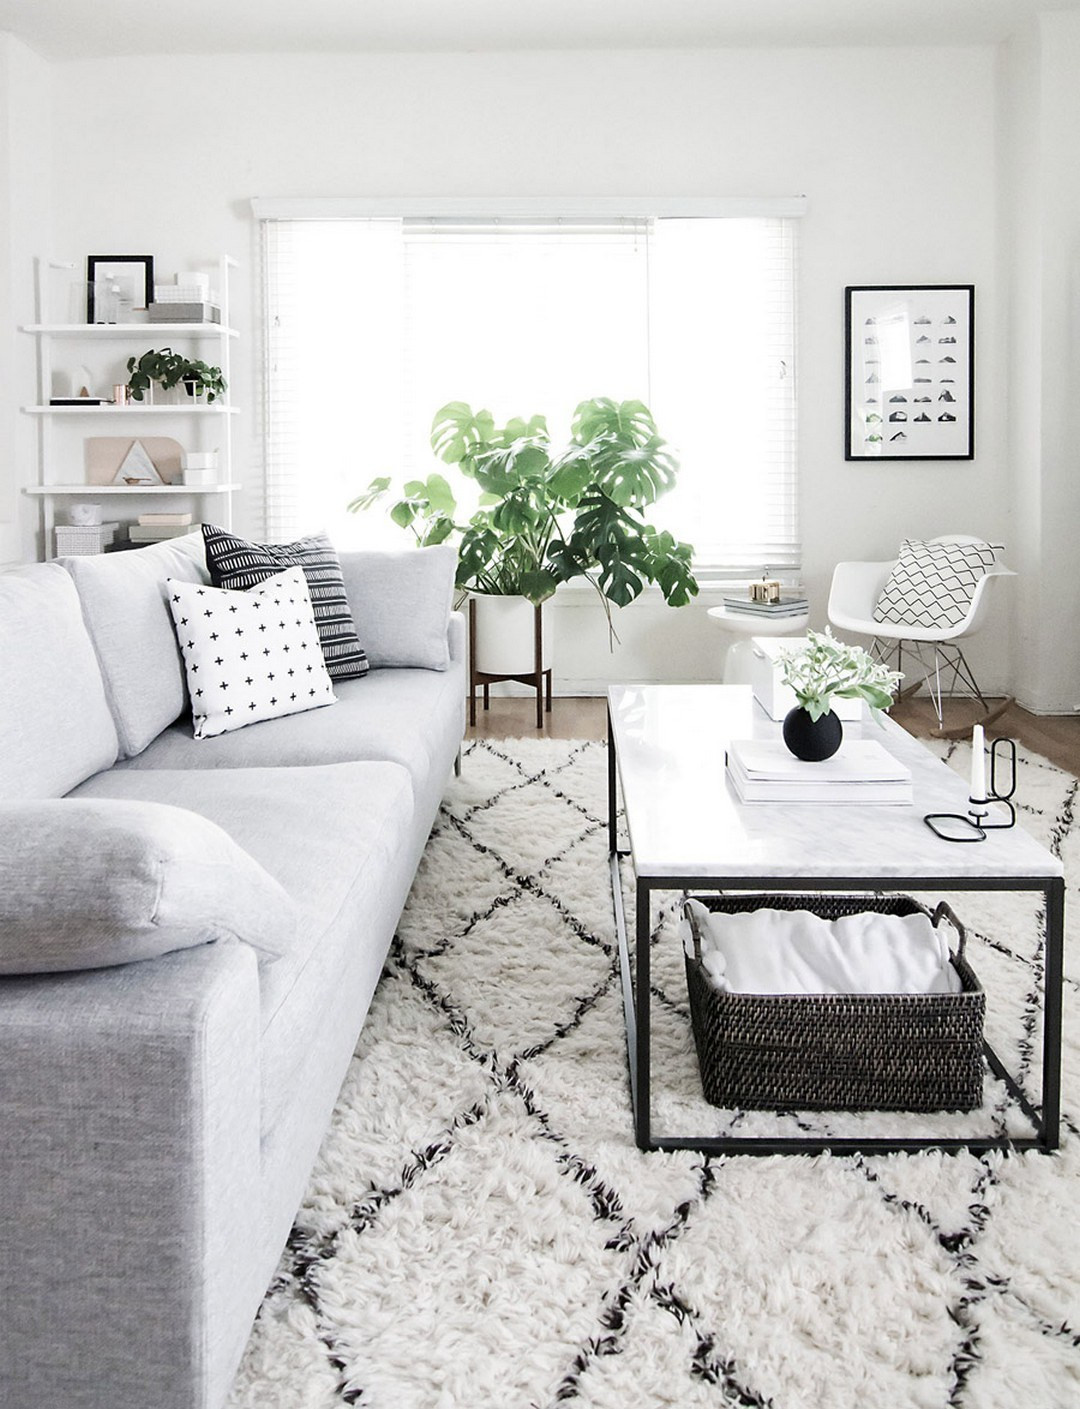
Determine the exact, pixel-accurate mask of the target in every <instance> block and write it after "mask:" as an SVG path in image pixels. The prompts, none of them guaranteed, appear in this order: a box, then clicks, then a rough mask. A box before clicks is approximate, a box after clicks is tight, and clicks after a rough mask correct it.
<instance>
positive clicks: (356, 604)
mask: <svg viewBox="0 0 1080 1409" xmlns="http://www.w3.org/2000/svg"><path fill="white" fill-rule="evenodd" d="M341 570H342V574H343V575H344V578H345V594H346V596H347V597H348V599H349V607H350V610H351V611H352V615H353V621H354V622H355V623H356V634H357V636H359V638H360V644H361V646H363V648H364V650H365V651H366V652H367V656H368V660H369V661H370V662H371V664H372V666H374V667H375V668H376V669H378V668H379V667H380V666H405V667H412V668H418V669H421V670H445V669H446V668H447V666H448V665H449V664H450V655H449V650H448V646H447V626H448V622H449V619H450V609H451V606H452V604H453V593H454V575H455V573H456V571H457V549H456V548H453V547H451V545H450V544H440V545H439V546H437V547H434V548H406V549H404V550H401V551H398V552H361V553H342V554H341Z"/></svg>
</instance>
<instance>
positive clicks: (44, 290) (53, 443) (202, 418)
mask: <svg viewBox="0 0 1080 1409" xmlns="http://www.w3.org/2000/svg"><path fill="white" fill-rule="evenodd" d="M236 267H237V264H236V260H234V259H232V258H230V257H229V256H228V255H223V256H222V257H221V259H220V261H219V280H220V296H221V322H220V323H51V322H48V321H47V318H48V308H49V304H48V298H49V289H48V281H49V277H50V274H51V273H52V272H53V271H55V270H58V269H59V270H66V269H68V268H70V266H68V265H63V264H54V263H52V262H50V261H47V260H44V259H38V260H37V268H36V284H37V287H36V309H37V318H38V321H37V322H34V323H29V324H26V325H24V327H23V330H22V331H23V332H25V333H29V334H31V335H32V336H33V337H34V338H36V340H37V348H38V357H37V386H38V403H37V404H36V405H34V406H24V407H23V408H22V410H23V412H24V414H26V415H28V416H34V417H37V418H38V482H37V484H36V485H31V486H29V487H28V488H27V489H26V491H25V492H26V493H27V494H29V495H32V496H33V497H35V498H37V499H39V500H40V502H41V514H42V528H43V530H44V538H45V556H46V557H47V558H51V557H52V556H53V554H54V548H55V537H56V536H55V533H54V528H55V526H56V513H55V507H56V505H55V501H57V500H60V501H63V500H64V499H65V498H67V499H71V498H75V497H78V498H81V499H97V498H101V497H109V498H110V499H113V498H114V497H115V496H118V495H120V496H125V497H126V498H128V499H130V500H132V501H135V500H139V499H144V500H155V501H157V500H160V499H169V500H178V499H179V500H182V499H184V498H189V499H191V500H192V501H194V502H197V503H200V504H201V503H205V502H206V501H207V500H208V499H209V498H211V497H218V498H220V500H221V501H222V502H221V504H220V506H219V509H215V511H214V512H215V519H216V520H217V521H219V522H222V523H223V524H224V526H225V527H226V528H231V527H232V496H233V494H234V493H235V492H236V491H237V490H238V489H240V488H241V487H242V486H241V485H239V484H237V483H235V482H234V480H233V474H232V418H233V417H234V416H236V415H238V414H239V410H238V408H237V407H235V406H232V405H230V404H229V403H228V402H225V403H222V402H219V401H215V402H213V403H212V404H210V405H206V404H201V405H197V404H191V405H186V404H184V403H183V402H182V401H178V402H176V403H174V404H161V403H158V404H153V405H151V404H146V405H142V404H140V403H138V402H136V403H134V404H129V405H125V406H115V405H112V404H111V403H109V404H105V405H101V406H52V405H50V404H49V402H50V399H51V397H52V396H53V394H54V393H53V369H54V347H53V344H54V343H55V342H57V341H62V342H63V343H65V344H66V345H67V347H68V348H69V349H70V350H71V351H72V352H75V351H77V345H78V344H79V343H83V344H86V345H87V346H88V347H92V346H94V345H97V346H99V347H100V346H102V345H106V346H107V345H109V344H116V343H118V342H122V343H124V344H125V347H124V348H123V352H124V360H125V362H126V360H127V357H128V356H130V355H136V354H137V353H138V352H139V351H141V350H142V344H144V343H145V344H146V345H147V346H153V345H158V346H160V345H161V342H162V341H163V340H165V341H176V340H178V339H185V340H187V341H188V342H190V343H191V344H192V345H193V346H194V347H197V348H198V349H199V350H198V351H197V352H195V353H193V354H192V355H195V356H200V357H203V358H205V359H207V360H209V361H213V362H215V363H216V365H217V366H219V367H220V368H221V371H222V375H223V376H224V378H225V383H226V386H227V387H230V388H231V386H232V368H231V357H230V351H231V345H232V341H233V339H234V338H236V337H237V332H236V329H235V328H232V327H231V326H230V324H229V277H230V272H231V271H232V270H233V269H235V268H236ZM127 344H130V347H129V346H127ZM215 345H216V346H215ZM118 379H119V378H118ZM123 379H124V380H126V374H125V375H124V378H123ZM72 417H75V418H77V419H78V420H81V421H82V422H83V423H85V424H86V425H87V426H90V425H92V424H93V423H94V422H95V421H99V420H100V421H102V422H107V424H108V430H107V431H106V432H105V433H106V434H110V435H117V436H120V435H124V434H126V433H127V431H128V430H130V432H131V438H132V440H137V439H138V438H139V435H140V430H139V429H138V427H139V426H143V427H145V428H144V429H143V430H142V431H141V434H143V435H149V434H150V426H154V432H155V434H157V433H161V432H165V433H168V431H167V427H168V425H169V422H170V421H171V422H173V423H174V425H175V426H176V428H177V430H176V438H177V439H178V440H180V442H181V444H183V445H184V448H185V449H189V450H196V449H204V448H214V449H217V450H218V454H219V463H220V466H221V478H220V480H219V481H218V482H217V483H215V484H212V485H191V484H180V483H172V484H164V485H150V486H133V485H126V484H87V483H86V482H85V480H84V479H83V478H82V476H83V475H84V473H85V469H84V463H83V456H84V446H83V440H82V438H81V437H78V436H77V435H76V434H75V433H74V432H76V431H77V426H72V425H68V426H66V427H65V428H64V430H63V433H61V427H64V423H65V422H70V420H71V418H72ZM124 422H126V423H127V426H126V428H125V429H121V426H122V423H124ZM207 424H210V425H215V426H216V427H217V428H218V430H217V439H216V441H215V442H212V443H211V445H210V446H209V447H208V446H207V445H206V429H205V427H206V426H207ZM196 426H202V427H203V430H201V431H200V432H199V433H198V444H189V443H188V442H187V439H186V437H185V435H184V428H185V427H187V429H188V430H191V429H192V428H193V427H196ZM116 507H117V508H119V506H116ZM130 507H131V508H132V509H134V508H136V504H135V503H134V502H132V504H131V506H130ZM161 507H164V506H163V505H162V506H161Z"/></svg>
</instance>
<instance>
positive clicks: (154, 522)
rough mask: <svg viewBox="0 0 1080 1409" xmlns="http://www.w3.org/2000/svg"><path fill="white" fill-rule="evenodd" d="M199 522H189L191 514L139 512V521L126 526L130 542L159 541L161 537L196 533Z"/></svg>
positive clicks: (180, 536)
mask: <svg viewBox="0 0 1080 1409" xmlns="http://www.w3.org/2000/svg"><path fill="white" fill-rule="evenodd" d="M201 528H202V525H201V524H197V523H192V522H191V514H189V513H188V514H184V513H177V514H140V515H139V522H138V523H137V524H135V523H133V524H131V525H130V526H129V527H128V538H129V539H130V540H131V542H132V543H159V542H160V541H161V540H162V539H163V538H182V537H184V535H185V534H188V533H197V532H198V531H199V530H200V529H201Z"/></svg>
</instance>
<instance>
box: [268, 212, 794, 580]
mask: <svg viewBox="0 0 1080 1409" xmlns="http://www.w3.org/2000/svg"><path fill="white" fill-rule="evenodd" d="M263 228H264V232H265V233H264V244H263V248H264V256H265V260H264V269H265V279H266V284H265V306H266V320H267V325H266V343H265V346H266V364H265V379H264V380H265V406H264V411H265V423H264V439H265V490H266V492H265V503H266V520H267V521H266V530H267V533H268V535H269V536H271V537H275V538H286V537H290V536H292V535H294V534H295V533H297V532H300V531H307V530H310V529H313V528H317V527H321V526H326V527H327V528H328V529H329V531H330V533H331V535H332V536H334V537H335V538H336V539H337V540H338V541H339V542H341V543H342V544H343V545H345V546H348V545H349V544H357V543H361V542H367V543H371V542H375V541H382V542H388V543H392V542H395V541H400V538H399V537H398V538H395V535H399V534H400V531H399V530H396V529H393V528H392V527H388V525H387V521H386V517H385V515H382V514H380V513H379V512H378V511H372V512H369V513H367V514H365V515H360V516H351V515H348V514H346V513H345V504H346V503H347V502H348V500H349V499H350V498H352V497H353V496H354V495H356V494H357V493H358V492H359V491H360V490H361V489H362V488H363V487H364V486H365V485H367V484H368V483H369V481H370V480H371V479H373V478H375V476H377V475H380V474H389V475H392V476H394V477H395V479H396V480H398V481H400V480H401V479H403V478H406V479H407V478H423V477H424V476H426V475H427V474H428V473H430V472H431V470H433V469H436V468H438V465H437V462H436V461H435V459H434V457H433V455H432V453H431V450H430V446H429V443H428V435H429V432H430V426H431V419H432V416H433V414H434V412H435V411H436V410H437V409H438V407H440V406H442V405H443V404H444V403H445V402H447V401H450V400H462V401H468V402H470V403H471V404H472V405H474V406H481V405H482V406H486V407H488V408H489V409H490V410H491V411H492V412H493V413H494V415H495V417H496V419H497V420H498V419H505V418H508V417H510V416H512V415H521V416H530V415H532V414H534V413H536V412H543V413H544V414H546V415H547V417H548V423H549V426H550V428H551V431H552V435H553V438H554V439H555V441H556V443H561V442H562V441H564V440H565V438H566V436H567V434H568V432H569V426H570V420H571V416H572V413H573V409H574V407H575V406H576V405H577V403H578V402H579V401H581V400H582V399H584V398H585V397H589V396H612V397H615V398H618V399H627V398H639V399H640V400H642V401H644V402H645V403H646V404H647V405H649V406H650V407H651V409H652V410H653V413H654V415H655V416H656V420H657V424H658V426H659V429H660V432H661V434H662V435H663V436H664V437H665V438H666V439H667V440H668V441H670V442H671V444H672V445H673V446H674V447H675V449H676V451H677V453H678V454H679V456H680V459H681V463H682V470H681V475H680V481H679V486H678V488H677V490H676V491H675V492H674V493H673V494H671V495H669V496H667V497H666V498H665V499H663V500H661V501H660V503H659V504H658V505H657V508H656V511H655V518H656V521H657V522H658V523H661V524H662V525H663V526H664V527H668V528H671V529H672V530H673V531H674V532H676V533H677V534H678V535H679V536H680V537H683V538H686V539H688V540H689V541H691V542H692V543H693V544H694V545H695V549H696V558H697V561H698V564H699V566H700V567H702V568H703V569H705V570H708V569H712V570H714V571H716V572H717V573H718V574H719V575H731V576H736V575H746V574H754V575H756V574H757V573H759V572H760V571H761V569H762V567H763V566H765V565H766V564H767V565H768V566H769V568H770V569H772V570H774V571H780V570H783V569H794V568H797V567H798V565H799V556H800V550H799V541H798V520H797V505H796V472H795V377H794V324H795V319H794V311H795V310H794V235H793V232H794V225H793V222H792V221H790V220H786V219H772V218H769V219H753V218H743V217H739V218H715V219H709V218H692V219H680V218H666V217H665V218H657V219H644V218H642V219H626V220H615V219H604V220H592V221H590V220H583V219H565V220H526V219H516V220H515V219H511V220H480V219H477V220H462V219H445V220H443V219H402V220H398V219H393V218H382V217H380V218H375V219H338V220H320V219H306V220H266V221H264V225H263ZM466 493H467V491H466Z"/></svg>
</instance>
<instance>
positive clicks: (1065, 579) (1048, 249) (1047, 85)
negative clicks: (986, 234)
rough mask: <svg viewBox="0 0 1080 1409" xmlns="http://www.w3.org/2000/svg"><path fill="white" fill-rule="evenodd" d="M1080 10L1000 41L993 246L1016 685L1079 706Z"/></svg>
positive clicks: (1037, 704) (1038, 697)
mask: <svg viewBox="0 0 1080 1409" xmlns="http://www.w3.org/2000/svg"><path fill="white" fill-rule="evenodd" d="M1078 69H1080V15H1076V14H1053V15H1043V16H1041V17H1040V18H1039V20H1038V21H1037V22H1036V23H1034V24H1032V26H1031V27H1030V28H1029V29H1028V30H1027V31H1026V32H1025V33H1023V34H1021V35H1018V36H1017V37H1016V38H1015V39H1014V40H1013V41H1012V42H1011V43H1010V44H1008V45H1007V46H1005V48H1004V50H1003V54H1002V71H1001V140H1000V145H1001V153H1002V172H1003V180H1002V188H1001V189H1002V202H1001V207H1002V208H1001V221H1000V229H1001V250H1002V256H1003V263H1004V265H1005V269H1006V273H1005V275H1004V276H1003V277H1004V278H1005V279H1006V280H1007V281H1008V286H1009V288H1010V291H1011V292H1010V305H1009V316H1008V320H1007V325H1006V326H1007V337H1006V339H1005V346H1006V351H1007V377H1008V388H1009V404H1008V425H1007V444H1008V453H1009V466H1010V472H1011V475H1012V483H1013V496H1014V506H1015V513H1014V522H1015V524H1016V538H1017V545H1018V553H1017V563H1016V566H1017V567H1018V568H1019V569H1020V571H1021V574H1022V576H1021V579H1020V581H1019V582H1018V584H1017V587H1018V593H1017V598H1018V601H1017V617H1016V639H1017V653H1016V659H1015V666H1014V680H1015V685H1014V688H1015V692H1016V695H1017V698H1018V699H1019V700H1020V702H1021V703H1022V704H1025V705H1027V706H1028V707H1029V708H1032V709H1035V710H1037V711H1040V712H1043V713H1059V712H1060V713H1069V712H1074V711H1077V710H1080V649H1078V635H1077V628H1076V623H1077V620H1078V619H1080V573H1078V572H1077V566H1076V564H1077V530H1078V527H1080V448H1078V447H1080V412H1078V409H1077V382H1078V375H1080V357H1078V353H1077V348H1076V336H1077V334H1076V329H1077V328H1078V327H1080V323H1078V316H1080V170H1078V166H1077V161H1076V139H1077V134H1078V133H1080V88H1078V86H1077V82H1076V74H1077V72H1078Z"/></svg>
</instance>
